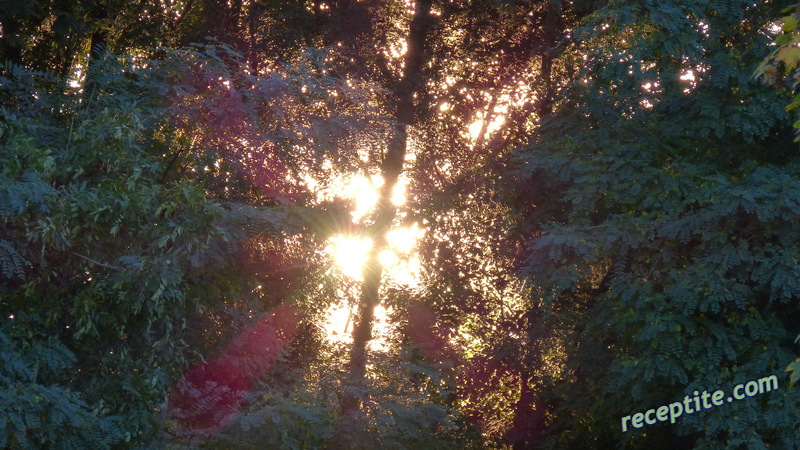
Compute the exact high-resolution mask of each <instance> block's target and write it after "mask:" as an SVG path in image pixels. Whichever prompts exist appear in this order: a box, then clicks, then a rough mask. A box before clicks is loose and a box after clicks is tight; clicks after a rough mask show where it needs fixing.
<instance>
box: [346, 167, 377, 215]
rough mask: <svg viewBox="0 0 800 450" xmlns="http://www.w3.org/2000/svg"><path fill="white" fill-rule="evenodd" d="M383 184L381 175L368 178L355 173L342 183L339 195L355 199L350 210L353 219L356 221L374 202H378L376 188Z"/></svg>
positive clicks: (365, 213) (368, 210) (370, 208)
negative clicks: (354, 203) (353, 207)
mask: <svg viewBox="0 0 800 450" xmlns="http://www.w3.org/2000/svg"><path fill="white" fill-rule="evenodd" d="M382 185H383V177H381V176H380V175H372V176H371V177H370V178H367V177H365V176H364V175H357V176H355V177H353V178H351V179H350V181H349V182H347V183H344V189H343V190H342V193H341V194H340V196H341V197H344V198H351V199H353V200H355V202H356V205H355V210H353V211H352V212H351V215H352V216H353V221H354V222H355V221H358V220H360V219H361V218H363V217H364V216H365V215H367V213H369V212H370V211H371V210H372V208H373V207H374V206H375V204H377V203H378V198H380V193H379V192H378V188H379V187H381V186H382Z"/></svg>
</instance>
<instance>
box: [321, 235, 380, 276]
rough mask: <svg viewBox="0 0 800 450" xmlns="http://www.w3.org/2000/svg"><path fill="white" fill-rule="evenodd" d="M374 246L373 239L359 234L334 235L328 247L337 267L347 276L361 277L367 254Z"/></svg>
mask: <svg viewBox="0 0 800 450" xmlns="http://www.w3.org/2000/svg"><path fill="white" fill-rule="evenodd" d="M371 248H372V240H371V239H369V238H362V237H358V236H342V235H339V236H334V237H333V238H331V239H330V241H329V244H328V247H327V248H326V250H327V252H328V254H329V255H331V256H332V257H333V260H334V262H335V263H336V267H337V268H338V269H339V270H340V271H341V272H342V273H343V274H345V275H346V276H348V277H350V278H353V279H361V277H362V276H363V275H362V269H363V268H364V263H366V262H367V254H368V253H369V251H370V249H371Z"/></svg>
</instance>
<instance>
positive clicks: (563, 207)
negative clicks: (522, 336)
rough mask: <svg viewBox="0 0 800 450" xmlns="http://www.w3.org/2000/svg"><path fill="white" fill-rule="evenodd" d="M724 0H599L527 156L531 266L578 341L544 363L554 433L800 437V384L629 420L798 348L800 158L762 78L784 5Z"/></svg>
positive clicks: (523, 168) (588, 442)
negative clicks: (605, 2) (626, 1)
mask: <svg viewBox="0 0 800 450" xmlns="http://www.w3.org/2000/svg"><path fill="white" fill-rule="evenodd" d="M717 3H719V2H672V3H670V2H657V3H656V2H644V3H640V4H635V5H617V4H613V5H609V6H608V7H606V8H604V9H602V10H600V11H598V12H597V13H596V14H595V15H594V16H593V17H592V19H591V21H590V22H588V23H587V26H586V27H585V28H582V29H579V30H576V31H575V35H576V36H578V37H579V38H580V42H581V45H580V46H579V51H580V52H581V53H583V54H584V55H585V63H584V64H585V68H584V69H583V70H580V71H578V74H577V76H576V77H575V82H574V83H573V85H572V86H571V87H570V88H569V90H568V91H567V94H566V95H564V96H563V97H562V98H561V100H560V104H559V106H558V107H557V110H556V112H555V113H554V115H553V116H552V117H550V118H548V119H547V120H546V121H544V123H543V125H542V128H541V130H540V133H539V136H538V137H537V139H536V140H535V142H534V143H533V144H532V145H531V146H529V147H525V148H523V149H522V150H521V151H519V152H517V154H516V155H514V157H515V161H516V164H517V167H518V170H517V172H516V173H515V174H514V177H513V180H514V182H517V183H523V184H522V186H523V187H522V189H519V188H516V189H514V190H515V191H516V192H515V194H516V197H515V198H516V200H514V203H513V204H514V206H515V208H516V209H517V211H520V219H521V222H520V231H522V232H523V233H524V234H525V236H526V238H525V239H524V241H523V242H522V243H523V246H524V247H523V250H522V252H521V253H520V262H521V266H522V273H524V274H526V276H528V277H529V278H530V279H531V281H532V283H533V286H535V287H534V289H533V292H534V295H535V296H536V298H540V299H542V300H544V301H545V304H544V306H542V307H541V308H540V311H541V312H540V314H542V316H543V317H544V318H545V321H546V322H545V323H546V324H548V325H547V326H548V327H549V328H550V329H553V330H557V329H561V330H563V331H560V332H557V333H558V334H559V335H560V336H561V340H562V342H563V344H562V345H563V348H564V349H565V355H566V358H567V359H566V362H565V364H564V366H563V367H562V369H561V371H560V373H559V374H558V375H556V376H555V377H548V376H543V377H541V378H540V379H541V382H542V383H544V384H545V386H549V387H548V388H547V390H546V391H545V393H543V394H541V395H540V398H541V400H542V401H543V402H545V403H546V404H548V405H549V407H548V410H549V411H552V412H553V413H554V414H555V416H554V418H553V419H551V421H550V423H549V429H548V430H547V431H546V432H545V435H547V436H549V438H548V442H549V444H547V445H550V446H553V447H560V446H565V445H567V446H578V447H598V446H600V447H611V446H620V447H630V448H644V447H653V446H659V445H664V444H666V443H669V444H667V445H670V446H674V445H675V443H681V445H687V446H692V447H694V448H717V447H719V446H727V447H732V446H733V447H737V446H744V447H748V448H761V447H763V446H770V445H779V446H780V445H784V446H790V447H791V446H792V445H793V443H796V436H795V430H794V425H793V424H794V423H795V422H796V421H797V402H798V397H797V393H796V392H791V391H789V392H787V391H778V392H770V393H768V394H765V395H764V396H763V397H759V398H754V399H749V400H748V401H742V402H735V403H733V404H725V405H723V406H720V407H718V408H714V409H712V410H708V411H704V412H702V413H699V414H694V415H692V416H687V417H681V418H680V419H679V421H678V422H677V423H676V424H674V425H673V424H664V425H654V426H648V427H647V429H645V430H641V431H639V430H634V431H629V432H628V433H622V431H621V427H620V419H621V418H622V417H624V416H627V415H630V414H633V413H635V412H637V411H646V410H647V409H650V408H654V407H658V406H660V405H666V404H669V403H671V402H674V401H679V400H681V399H682V398H683V397H684V396H685V395H691V393H692V392H693V391H696V390H697V391H701V392H702V391H703V390H709V391H711V390H715V389H728V390H730V389H732V388H733V386H735V385H736V384H738V383H743V382H747V381H749V380H757V379H759V378H762V377H765V376H769V375H771V374H776V375H779V376H780V374H781V372H782V370H781V368H782V367H785V366H786V364H787V363H788V361H789V360H790V358H791V357H792V354H793V349H792V348H791V343H790V342H787V338H786V336H787V335H789V334H790V331H789V329H790V327H792V326H794V324H795V323H796V320H797V315H796V311H797V309H796V302H797V298H798V291H797V289H798V287H800V280H798V278H797V276H796V275H797V273H798V266H797V261H798V260H797V258H796V255H797V251H798V248H797V240H796V236H797V234H798V232H800V230H798V229H797V226H796V223H795V221H793V220H792V219H791V217H792V216H793V213H792V211H793V210H794V204H795V203H796V202H797V201H798V200H800V197H799V196H798V195H799V194H800V191H798V175H799V174H798V172H797V169H798V167H800V166H798V161H797V158H796V146H795V145H794V144H793V143H791V141H790V140H788V139H787V138H786V133H785V127H784V124H785V123H786V117H787V115H786V112H785V111H784V108H783V104H784V102H785V96H783V95H781V94H779V93H776V92H775V91H771V90H769V89H767V88H765V87H764V86H762V85H760V84H759V83H757V82H756V81H754V80H753V79H752V76H751V74H752V70H753V67H755V65H756V64H757V63H758V62H759V61H760V60H761V59H763V58H764V57H765V56H766V52H767V51H768V43H769V40H770V39H771V36H770V31H769V29H768V28H767V29H765V28H764V24H767V23H769V21H770V19H771V18H772V17H775V14H776V11H778V10H779V9H780V6H779V5H774V4H764V5H751V4H748V3H746V2H726V3H725V8H726V12H725V13H720V9H719V7H718V5H717ZM743 46H747V47H743ZM544 364H545V361H541V362H540V363H539V365H541V366H543V365H544ZM782 383H783V382H782ZM732 416H736V417H738V421H736V422H731V421H730V420H729V418H730V417H732ZM568 431H569V432H568Z"/></svg>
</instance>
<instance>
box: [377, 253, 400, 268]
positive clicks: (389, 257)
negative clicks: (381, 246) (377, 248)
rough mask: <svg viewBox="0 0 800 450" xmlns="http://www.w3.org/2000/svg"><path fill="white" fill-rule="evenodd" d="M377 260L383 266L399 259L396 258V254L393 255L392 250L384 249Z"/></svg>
mask: <svg viewBox="0 0 800 450" xmlns="http://www.w3.org/2000/svg"><path fill="white" fill-rule="evenodd" d="M378 261H380V263H381V264H383V266H384V267H390V266H393V265H395V264H397V262H398V261H399V259H398V258H397V255H395V254H394V252H393V251H391V250H384V251H382V252H381V254H380V255H378Z"/></svg>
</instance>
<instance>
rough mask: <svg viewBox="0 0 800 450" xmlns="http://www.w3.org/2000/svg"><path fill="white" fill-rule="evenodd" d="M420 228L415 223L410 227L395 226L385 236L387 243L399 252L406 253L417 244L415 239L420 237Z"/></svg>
mask: <svg viewBox="0 0 800 450" xmlns="http://www.w3.org/2000/svg"><path fill="white" fill-rule="evenodd" d="M421 234H422V232H421V230H420V229H419V226H418V225H417V224H414V225H413V226H410V227H403V228H395V229H394V230H392V231H390V232H389V234H388V235H387V236H386V239H387V240H388V241H389V245H390V246H391V247H392V248H393V249H394V250H396V251H398V252H400V253H408V252H410V251H411V250H413V249H414V246H415V245H417V239H419V238H420V237H421Z"/></svg>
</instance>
